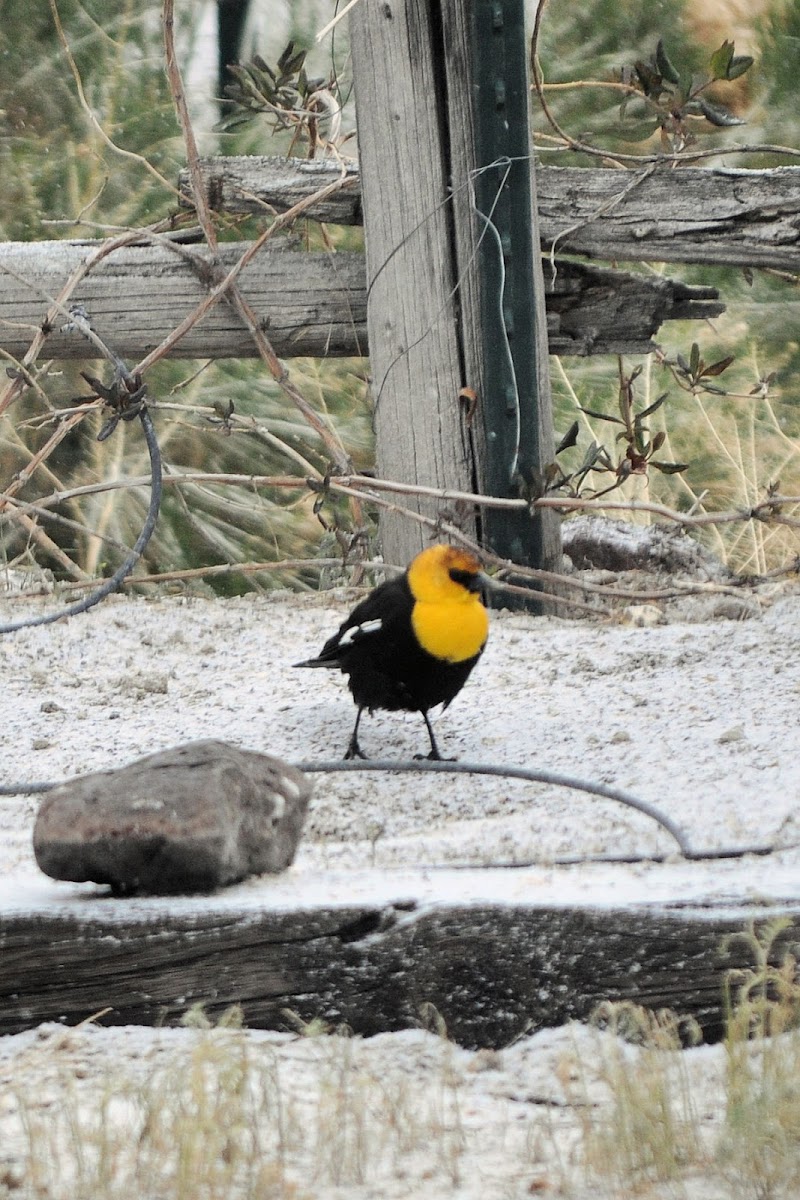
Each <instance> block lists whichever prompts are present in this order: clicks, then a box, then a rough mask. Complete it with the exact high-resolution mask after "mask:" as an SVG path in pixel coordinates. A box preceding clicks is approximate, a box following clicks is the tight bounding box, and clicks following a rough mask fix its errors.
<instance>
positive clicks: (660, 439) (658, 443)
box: [650, 429, 667, 454]
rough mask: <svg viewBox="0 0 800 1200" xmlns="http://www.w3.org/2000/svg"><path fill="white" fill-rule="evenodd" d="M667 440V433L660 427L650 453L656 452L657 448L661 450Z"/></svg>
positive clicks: (651, 444)
mask: <svg viewBox="0 0 800 1200" xmlns="http://www.w3.org/2000/svg"><path fill="white" fill-rule="evenodd" d="M666 440H667V435H666V433H664V430H663V429H659V431H658V433H657V434H656V436H655V437H654V438H653V440H652V442H651V443H650V453H651V454H655V452H656V451H657V450H660V449H661V447H662V446H663V445H664V442H665V441H666Z"/></svg>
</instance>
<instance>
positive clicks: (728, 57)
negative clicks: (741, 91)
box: [709, 39, 733, 79]
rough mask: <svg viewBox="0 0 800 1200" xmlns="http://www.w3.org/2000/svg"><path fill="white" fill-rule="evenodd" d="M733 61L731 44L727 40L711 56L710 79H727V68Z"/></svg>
mask: <svg viewBox="0 0 800 1200" xmlns="http://www.w3.org/2000/svg"><path fill="white" fill-rule="evenodd" d="M732 60H733V42H729V41H728V40H727V39H726V40H725V41H724V42H723V43H722V45H721V46H720V48H719V50H715V51H714V53H713V54H712V55H711V59H710V60H709V61H710V66H711V78H712V79H727V78H728V68H729V67H730V65H731V62H732Z"/></svg>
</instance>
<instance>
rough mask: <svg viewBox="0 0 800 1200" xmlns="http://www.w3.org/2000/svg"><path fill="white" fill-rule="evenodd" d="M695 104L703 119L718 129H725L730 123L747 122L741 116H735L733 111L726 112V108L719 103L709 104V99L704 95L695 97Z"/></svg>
mask: <svg viewBox="0 0 800 1200" xmlns="http://www.w3.org/2000/svg"><path fill="white" fill-rule="evenodd" d="M697 106H698V108H699V109H700V111H701V112H702V114H703V116H704V117H705V119H706V120H707V121H708V122H710V124H712V125H716V126H718V127H719V128H720V129H725V128H727V127H729V126H731V125H746V124H747V122H746V121H743V120H742V118H741V117H735V116H734V115H733V113H730V112H728V110H727V108H723V107H722V106H721V105H720V104H711V103H710V101H708V100H706V98H705V96H698V97H697Z"/></svg>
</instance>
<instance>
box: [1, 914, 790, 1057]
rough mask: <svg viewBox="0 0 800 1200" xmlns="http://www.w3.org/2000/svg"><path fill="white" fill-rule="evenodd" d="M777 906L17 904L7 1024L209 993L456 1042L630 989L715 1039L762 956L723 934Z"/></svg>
mask: <svg viewBox="0 0 800 1200" xmlns="http://www.w3.org/2000/svg"><path fill="white" fill-rule="evenodd" d="M123 906H125V907H123ZM776 911H778V910H777V909H764V908H763V907H758V908H757V909H753V908H752V907H748V906H746V905H744V904H743V905H742V907H741V908H733V907H731V906H730V905H727V906H726V907H724V908H722V907H719V908H718V909H717V910H716V911H715V910H714V908H713V907H700V906H696V905H686V906H680V905H676V906H674V907H673V906H668V905H640V906H637V907H632V908H626V909H617V910H605V909H592V908H583V909H581V908H577V909H576V908H553V907H534V906H530V907H524V906H514V905H509V906H504V905H497V904H495V905H475V906H463V905H462V906H456V905H435V906H430V905H423V906H422V907H420V908H419V909H417V908H416V906H415V905H414V904H413V903H411V902H402V903H397V904H395V905H392V904H390V905H387V906H382V907H370V906H368V905H362V906H358V905H353V906H351V907H343V908H332V909H329V910H319V911H307V912H293V913H290V912H285V911H283V912H269V911H259V912H254V911H253V910H252V909H250V910H249V911H243V912H241V913H236V912H232V911H231V910H230V908H227V907H226V908H224V909H221V910H220V911H219V912H214V911H213V910H212V909H209V906H208V903H207V902H203V903H202V904H201V903H198V904H197V906H193V905H192V904H185V903H184V904H183V905H182V906H179V905H176V906H175V908H174V909H173V910H169V909H165V908H164V905H163V902H162V903H161V904H160V905H150V906H148V903H147V902H141V901H140V902H136V901H132V902H127V901H125V902H120V901H113V900H110V901H109V913H108V915H107V917H103V918H102V919H98V918H97V917H96V916H95V917H91V918H90V917H86V916H84V915H81V913H80V912H77V911H76V912H75V913H72V914H66V913H64V912H61V913H56V914H55V915H54V913H53V912H52V911H49V912H47V913H40V914H36V915H28V916H23V915H13V916H8V915H7V916H6V917H4V918H3V919H2V921H1V922H0V950H1V951H2V953H0V1001H1V1002H0V1033H3V1034H6V1033H12V1032H17V1031H19V1030H22V1029H28V1028H32V1027H34V1026H36V1025H37V1024H39V1023H41V1022H43V1021H63V1022H66V1023H68V1024H74V1023H76V1022H78V1021H81V1020H83V1019H85V1018H86V1017H89V1016H91V1015H92V1014H94V1013H97V1012H98V1011H99V1010H101V1009H103V1008H105V1007H106V1006H110V1007H111V1009H112V1012H111V1013H110V1014H108V1016H106V1017H105V1018H104V1020H105V1021H106V1022H107V1023H109V1024H143V1025H150V1024H155V1023H158V1022H162V1021H165V1020H166V1021H167V1022H169V1021H177V1020H178V1019H179V1017H180V1016H181V1015H182V1014H183V1013H184V1012H185V1011H186V1010H187V1008H188V1007H189V1006H190V1005H192V1004H194V1003H196V1002H202V1003H203V1004H205V1006H206V1008H207V1011H208V1013H209V1015H211V1016H213V1015H214V1014H217V1013H219V1012H221V1011H222V1010H223V1009H224V1008H225V1007H226V1006H228V1005H230V1004H233V1003H238V1004H241V1005H242V1006H243V1008H244V1013H245V1019H246V1021H247V1024H248V1025H249V1026H251V1027H253V1028H285V1026H286V1019H285V1017H284V1015H283V1011H282V1010H284V1009H286V1008H290V1009H292V1010H293V1011H294V1012H296V1013H297V1014H298V1015H299V1016H300V1017H301V1018H302V1019H304V1020H312V1019H313V1018H317V1017H319V1018H322V1019H324V1020H326V1021H330V1022H332V1023H339V1022H346V1023H347V1024H348V1025H349V1026H351V1028H352V1029H353V1030H354V1031H355V1032H356V1033H359V1034H363V1035H371V1034H375V1033H378V1032H382V1031H387V1030H398V1029H404V1028H408V1027H409V1026H413V1025H415V1024H417V1023H418V1021H419V1019H420V1007H421V1006H422V1005H423V1004H426V1003H428V1004H433V1005H434V1006H435V1008H436V1009H437V1011H438V1012H439V1013H440V1014H441V1016H442V1017H443V1019H444V1021H445V1023H446V1025H447V1029H448V1033H449V1034H450V1036H451V1037H453V1038H454V1039H455V1040H456V1041H458V1042H459V1043H461V1044H463V1045H467V1046H478V1045H483V1046H502V1045H505V1044H507V1043H508V1042H509V1041H511V1040H512V1039H513V1038H515V1037H517V1036H519V1035H520V1034H521V1033H523V1032H526V1031H532V1030H535V1029H538V1028H542V1027H545V1026H552V1025H557V1024H561V1023H562V1022H564V1021H566V1020H568V1019H570V1018H585V1017H588V1016H589V1014H590V1013H591V1011H592V1009H593V1008H594V1006H595V1005H596V1004H597V1003H599V1002H600V1001H602V1000H612V1001H615V1000H629V1001H633V1002H635V1003H637V1004H643V1005H645V1006H647V1007H651V1008H661V1007H670V1008H673V1009H675V1010H676V1011H677V1012H679V1013H684V1014H691V1015H693V1016H694V1017H695V1018H696V1019H697V1020H698V1022H699V1023H700V1025H701V1026H702V1028H703V1030H704V1032H705V1034H706V1036H707V1037H709V1038H714V1037H716V1036H718V1035H719V1032H720V1026H721V1022H722V983H723V979H724V973H725V971H727V970H728V969H730V968H731V967H748V966H752V965H753V964H752V962H751V961H750V960H749V959H748V957H747V950H746V948H745V947H744V946H743V944H742V942H741V940H738V939H737V940H736V941H735V942H734V943H733V945H732V946H731V948H730V950H729V952H728V955H727V956H723V955H722V952H721V943H722V939H723V938H724V936H725V935H726V934H728V933H733V932H736V931H738V930H741V929H742V928H743V927H744V925H745V923H746V921H747V919H748V918H750V919H752V917H753V916H756V917H758V918H759V919H762V918H764V919H765V918H767V917H769V916H774V915H775V912H776ZM780 911H782V912H785V911H786V910H785V909H781V910H780ZM148 914H149V915H148ZM789 915H790V917H791V924H790V927H789V928H788V929H787V930H786V931H785V932H784V933H783V934H782V935H781V937H780V939H778V941H777V942H776V944H775V947H774V949H775V951H776V953H782V952H783V951H785V949H786V948H787V947H789V946H791V945H792V944H793V943H796V941H797V938H798V935H800V909H798V908H797V907H796V906H795V907H794V908H792V909H791V910H790V914H789Z"/></svg>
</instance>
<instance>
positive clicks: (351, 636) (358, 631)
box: [339, 617, 383, 646]
mask: <svg viewBox="0 0 800 1200" xmlns="http://www.w3.org/2000/svg"><path fill="white" fill-rule="evenodd" d="M381 628H383V621H382V620H381V619H380V617H376V618H375V620H374V621H364V622H363V624H361V625H351V626H350V628H349V629H345V631H344V633H343V634H342V636H341V638H340V639H339V645H340V646H349V645H351V644H352V643H353V642H354V641H355V640H356V638H362V637H365V636H366V635H367V634H369V633H377V632H378V630H379V629H381Z"/></svg>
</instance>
